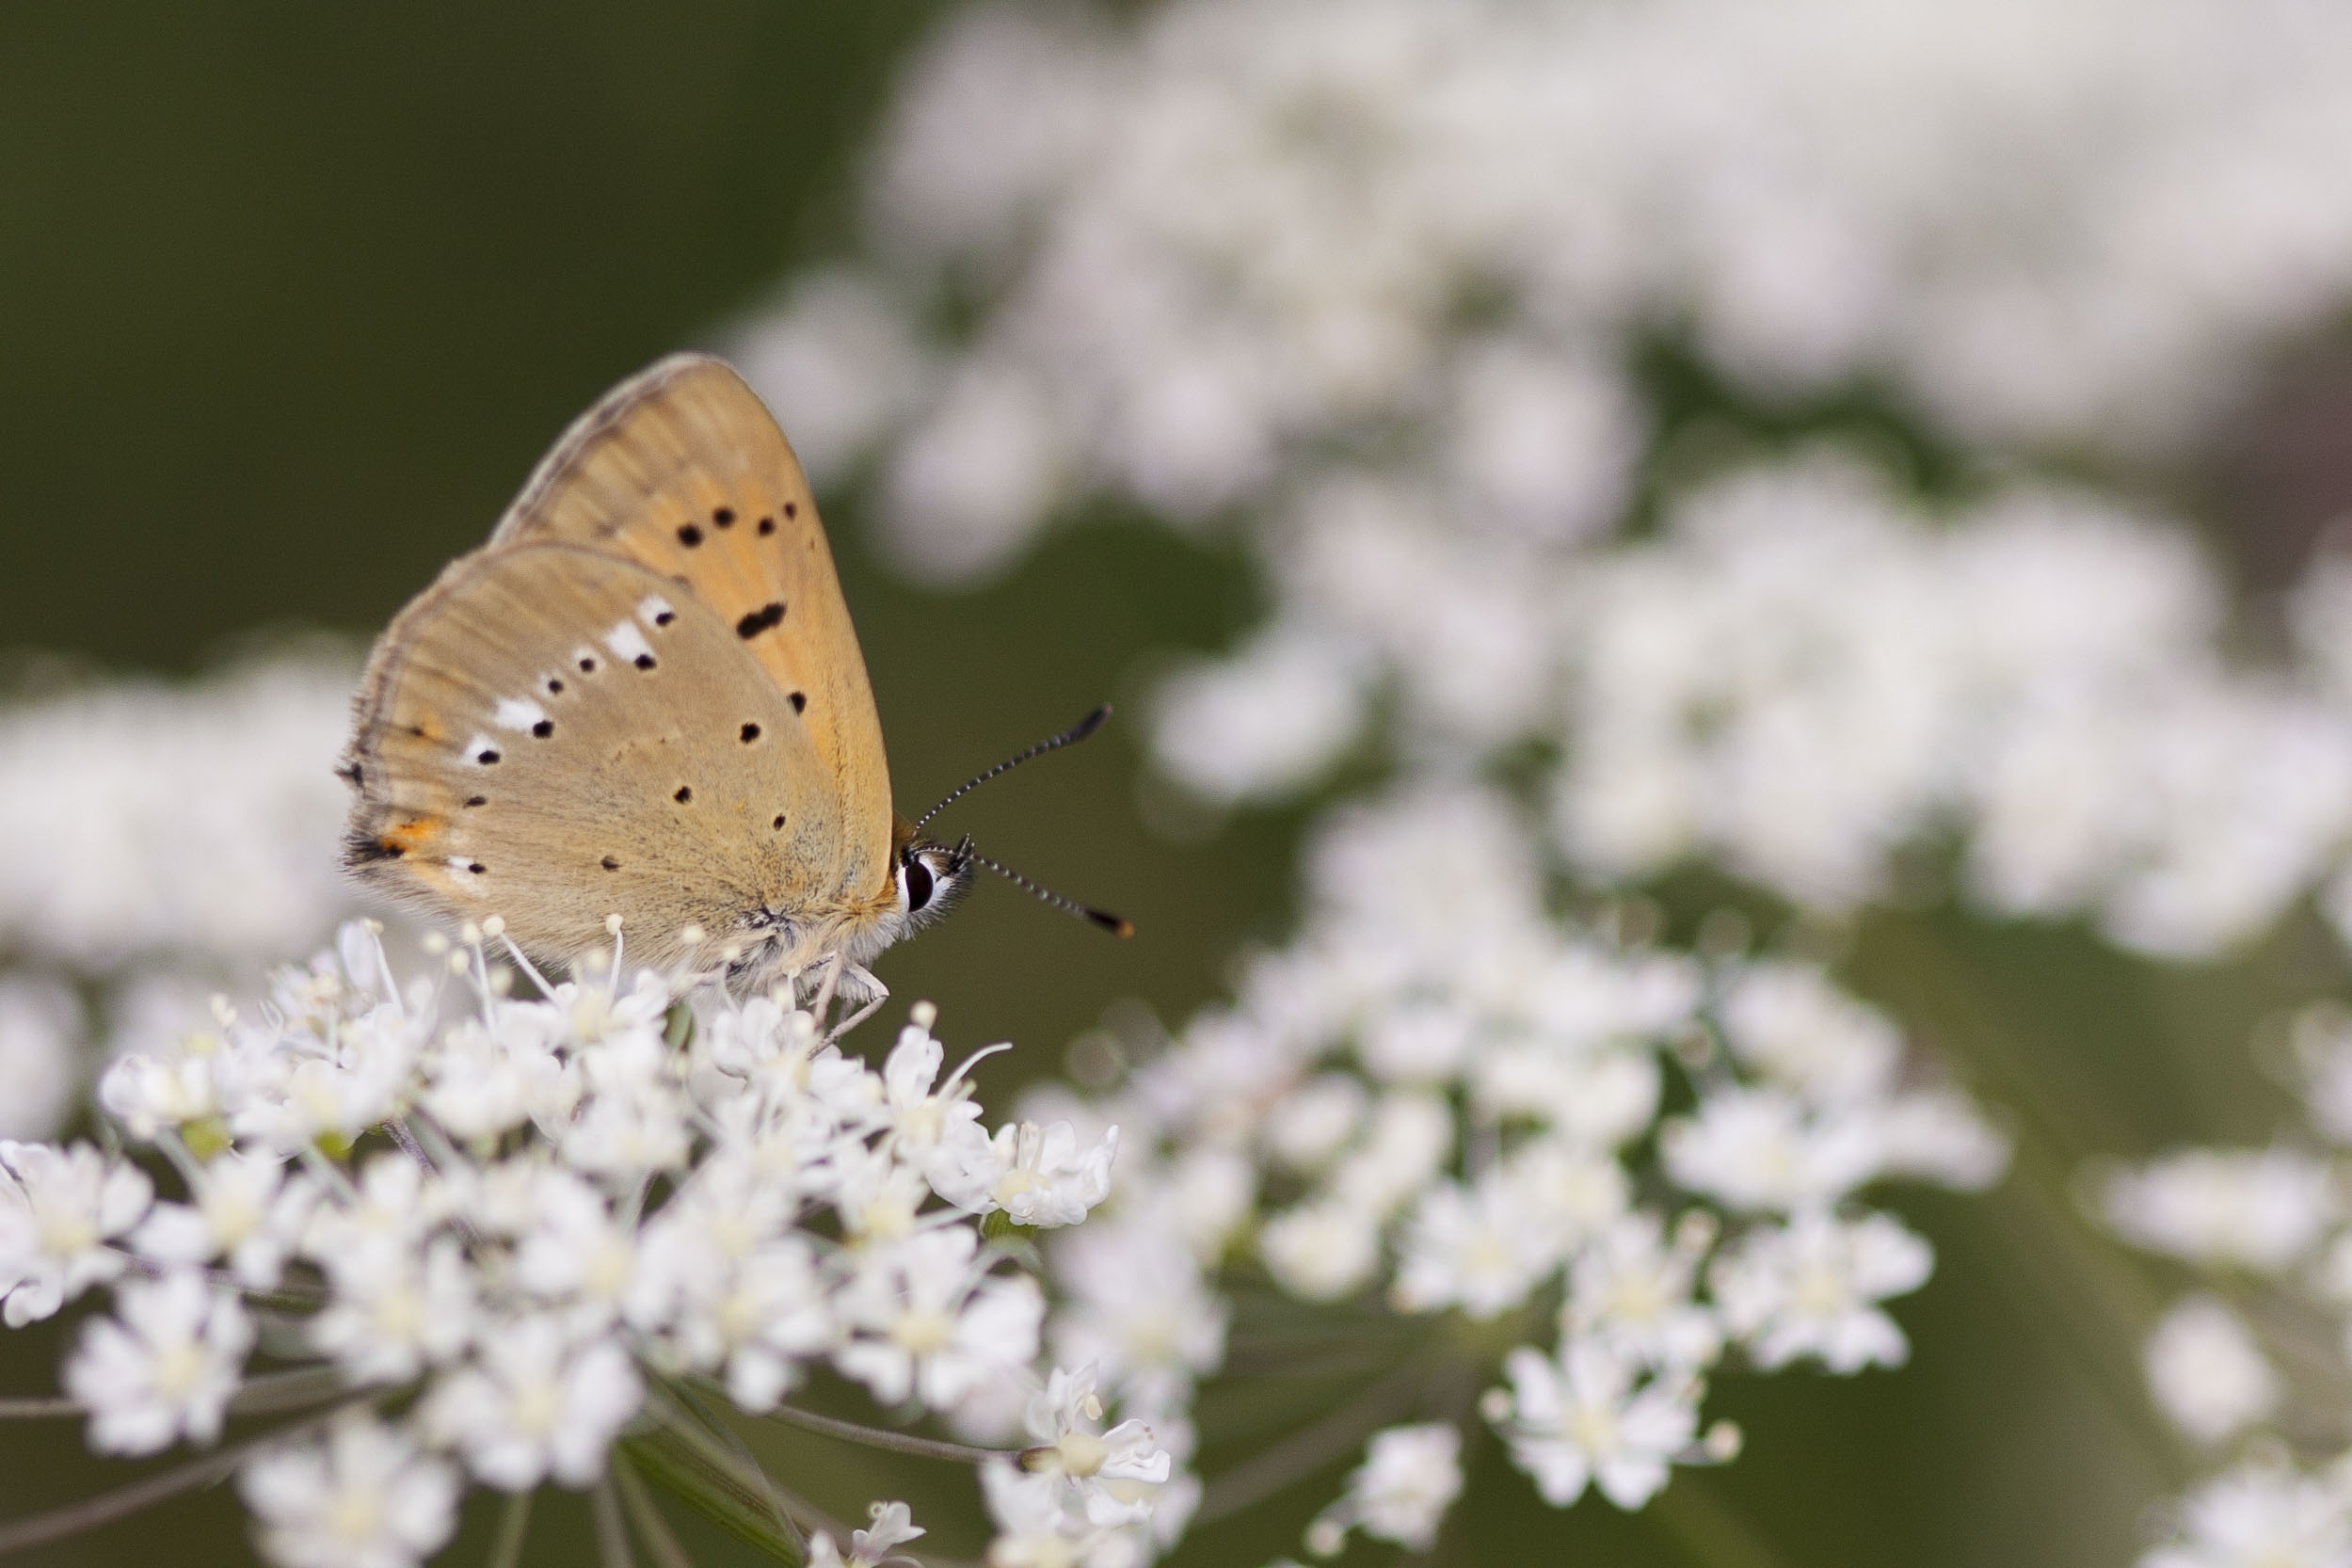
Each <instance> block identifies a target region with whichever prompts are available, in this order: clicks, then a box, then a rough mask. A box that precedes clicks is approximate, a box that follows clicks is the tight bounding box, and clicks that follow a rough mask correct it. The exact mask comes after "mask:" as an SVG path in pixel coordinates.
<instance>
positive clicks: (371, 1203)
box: [302, 1153, 450, 1273]
mask: <svg viewBox="0 0 2352 1568" xmlns="http://www.w3.org/2000/svg"><path fill="white" fill-rule="evenodd" d="M449 1208H450V1195H449V1192H448V1191H447V1190H446V1188H445V1186H444V1184H443V1183H442V1182H441V1180H440V1178H439V1177H438V1176H435V1175H434V1174H433V1173H432V1172H430V1171H427V1170H426V1169H425V1168H424V1165H422V1164H421V1163H419V1162H418V1161H417V1160H412V1159H410V1158H409V1157H408V1155H406V1154H395V1153H386V1154H378V1155H374V1156H371V1157H370V1158H369V1160H368V1161H367V1163H366V1164H365V1165H363V1166H361V1167H360V1179H359V1183H358V1187H357V1191H356V1192H353V1193H351V1194H349V1195H347V1196H345V1195H343V1194H338V1195H337V1197H336V1198H335V1200H334V1201H331V1202H327V1203H322V1204H320V1205H318V1206H317V1207H316V1208H313V1209H312V1212H311V1217H310V1224H308V1226H307V1227H306V1228H305V1230H304V1232H303V1237H302V1250H303V1251H304V1252H305V1253H306V1254H308V1255H309V1256H311V1257H312V1258H314V1259H316V1260H317V1261H318V1262H319V1263H320V1264H321V1265H322V1266H324V1267H326V1268H328V1269H330V1270H343V1271H349V1272H355V1273H356V1272H361V1271H364V1270H366V1269H368V1268H370V1267H372V1266H373V1264H374V1261H375V1259H376V1257H377V1256H379V1255H380V1256H392V1255H397V1254H400V1253H405V1252H408V1251H411V1250H413V1249H414V1248H415V1246H416V1245H417V1244H418V1243H419V1242H420V1241H422V1240H424V1237H425V1236H426V1234H427V1233H429V1232H430V1231H431V1230H432V1229H433V1228H434V1226H436V1225H437V1224H440V1222H441V1220H442V1219H443V1218H444V1217H445V1216H446V1215H447V1214H448V1212H449Z"/></svg>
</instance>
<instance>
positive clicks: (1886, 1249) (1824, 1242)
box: [1707, 1210, 1933, 1372]
mask: <svg viewBox="0 0 2352 1568" xmlns="http://www.w3.org/2000/svg"><path fill="white" fill-rule="evenodd" d="M1932 1262H1933V1254H1932V1253H1930V1252H1929V1250H1928V1243H1927V1242H1925V1241H1923V1240H1920V1239H1919V1238H1918V1237H1916V1236H1913V1235H1912V1233H1911V1232H1909V1231H1907V1230H1905V1229H1904V1228H1903V1227H1902V1226H1901V1225H1900V1224H1896V1222H1895V1221H1894V1220H1892V1219H1890V1218H1888V1217H1887V1216H1886V1215H1883V1214H1865V1215H1864V1216H1863V1217H1862V1218H1861V1219H1859V1220H1854V1221H1845V1220H1839V1219H1835V1218H1833V1217H1832V1216H1831V1215H1829V1214H1826V1213H1822V1212H1820V1211H1817V1210H1816V1211H1812V1212H1808V1213H1802V1214H1799V1215H1798V1216H1796V1217H1795V1218H1794V1219H1792V1220H1790V1221H1789V1222H1788V1224H1786V1225H1785V1226H1782V1225H1774V1224H1760V1225H1757V1226H1755V1227H1754V1228H1753V1229H1752V1230H1750V1231H1749V1232H1748V1233H1747V1234H1746V1235H1745V1236H1743V1237H1742V1238H1740V1240H1739V1242H1738V1244H1737V1245H1736V1246H1735V1247H1733V1248H1732V1249H1731V1250H1730V1251H1728V1252H1726V1253H1725V1254H1723V1255H1722V1256H1720V1257H1718V1258H1717V1259H1716V1260H1715V1263H1714V1266H1713V1267H1712V1268H1710V1269H1709V1270H1708V1272H1707V1283H1708V1286H1709V1288H1711V1289H1712V1290H1713V1291H1714V1293H1715V1300H1716V1303H1717V1304H1718V1305H1719V1307H1720V1309H1721V1312H1722V1315H1723V1326H1724V1327H1725V1328H1726V1329H1727V1330H1729V1331H1730V1333H1731V1334H1732V1335H1733V1336H1735V1337H1736V1338H1739V1339H1741V1340H1744V1341H1746V1342H1747V1344H1748V1348H1749V1353H1750V1354H1752V1356H1754V1357H1755V1360H1756V1364H1757V1365H1758V1366H1759V1367H1763V1368H1775V1367H1780V1366H1784V1365H1785V1364H1786V1363H1788V1362H1790V1361H1793V1360H1795V1359H1796V1358H1797V1357H1799V1356H1800V1355H1813V1356H1818V1357H1819V1358H1820V1359H1821V1362H1822V1364H1823V1365H1824V1366H1826V1367H1828V1368H1830V1370H1832V1371H1833V1372H1858V1371H1860V1370H1861V1369H1862V1368H1864V1367H1867V1366H1871V1365H1873V1364H1876V1365H1878V1366H1881V1367H1896V1366H1900V1365H1901V1364H1902V1362H1903V1360H1904V1358H1905V1357H1906V1356H1907V1355H1908V1354H1909V1353H1910V1346H1909V1345H1908V1344H1907V1343H1906V1342H1905V1340H1904V1338H1903V1331H1902V1330H1901V1329H1899V1328H1897V1327H1896V1326H1895V1320H1893V1319H1891V1318H1889V1317H1888V1316H1887V1315H1886V1314H1885V1313H1883V1312H1881V1311H1880V1310H1879V1309H1878V1303H1879V1302H1880V1301H1882V1300H1884V1299H1886V1298H1887V1297H1889V1296H1899V1295H1902V1294H1903V1293H1904V1292H1906V1291H1910V1290H1915V1289H1917V1288H1919V1287H1920V1286H1921V1285H1922V1284H1924V1283H1926V1281H1927V1278H1928V1270H1929V1269H1930V1267H1931V1266H1932Z"/></svg>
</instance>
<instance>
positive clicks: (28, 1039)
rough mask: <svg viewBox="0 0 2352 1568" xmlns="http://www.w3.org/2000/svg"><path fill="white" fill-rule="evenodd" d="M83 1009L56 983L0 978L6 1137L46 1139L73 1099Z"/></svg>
mask: <svg viewBox="0 0 2352 1568" xmlns="http://www.w3.org/2000/svg"><path fill="white" fill-rule="evenodd" d="M81 1038H82V1009H81V1004H80V1003H79V1002H77V1001H76V1000H74V998H73V993H72V991H69V990H67V989H66V988H65V987H64V986H63V985H60V984H56V982H54V981H43V980H32V979H27V978H22V977H9V978H7V979H0V1137H8V1138H46V1137H48V1136H50V1135H51V1134H52V1133H55V1132H56V1130H57V1128H58V1126H59V1124H60V1123H62V1122H63V1121H64V1120H65V1115H66V1112H67V1111H68V1109H69V1108H70V1107H71V1105H72V1098H73V1088H74V1078H75V1070H74V1060H73V1059H74V1054H75V1050H76V1048H77V1047H78V1046H79V1045H80V1043H81Z"/></svg>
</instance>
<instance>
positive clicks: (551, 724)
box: [531, 719, 555, 741]
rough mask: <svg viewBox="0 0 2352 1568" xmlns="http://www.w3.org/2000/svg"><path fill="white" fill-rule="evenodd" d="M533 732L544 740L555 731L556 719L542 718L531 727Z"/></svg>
mask: <svg viewBox="0 0 2352 1568" xmlns="http://www.w3.org/2000/svg"><path fill="white" fill-rule="evenodd" d="M531 733H532V734H533V735H534V736H536V738H537V739H539V740H542V741H544V740H546V739H547V738H548V737H549V736H550V735H552V734H554V733H555V721H554V720H553V719H541V720H540V721H539V722H538V723H536V724H535V725H533V726H532V727H531Z"/></svg>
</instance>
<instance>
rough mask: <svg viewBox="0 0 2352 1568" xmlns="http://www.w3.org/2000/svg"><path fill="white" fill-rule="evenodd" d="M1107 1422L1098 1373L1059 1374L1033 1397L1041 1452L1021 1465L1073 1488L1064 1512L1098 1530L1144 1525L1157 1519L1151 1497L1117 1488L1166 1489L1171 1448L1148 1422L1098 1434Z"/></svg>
mask: <svg viewBox="0 0 2352 1568" xmlns="http://www.w3.org/2000/svg"><path fill="white" fill-rule="evenodd" d="M1101 1422H1102V1400H1100V1399H1098V1398H1097V1397H1096V1394H1095V1368H1094V1367H1093V1366H1092V1365H1091V1364H1090V1365H1088V1366H1084V1367H1080V1368H1078V1369H1077V1370H1075V1371H1072V1370H1069V1369H1067V1368H1059V1367H1057V1368H1054V1370H1053V1374H1052V1375H1051V1376H1050V1377H1049V1378H1048V1379H1047V1382H1046V1386H1045V1387H1044V1388H1043V1389H1042V1390H1040V1391H1039V1392H1038V1393H1036V1394H1035V1395H1033V1396H1032V1397H1031V1399H1030V1401H1029V1409H1028V1412H1027V1414H1026V1425H1027V1426H1028V1428H1029V1435H1030V1437H1031V1439H1032V1442H1033V1444H1034V1446H1033V1447H1032V1448H1029V1449H1028V1450H1027V1451H1025V1452H1024V1453H1023V1454H1022V1455H1021V1467H1022V1468H1023V1469H1024V1470H1027V1471H1028V1472H1029V1473H1030V1474H1032V1475H1034V1476H1047V1477H1054V1478H1058V1479H1059V1480H1062V1481H1064V1482H1065V1483H1066V1484H1067V1490H1066V1492H1065V1494H1064V1507H1074V1508H1075V1509H1076V1511H1077V1512H1080V1513H1082V1514H1084V1515H1085V1517H1086V1519H1087V1521H1088V1522H1089V1523H1090V1524H1093V1525H1096V1526H1099V1527H1102V1528H1112V1527H1114V1526H1119V1525H1132V1524H1139V1523H1142V1522H1143V1521H1144V1520H1147V1519H1149V1518H1150V1517H1151V1512H1152V1506H1151V1502H1150V1501H1149V1499H1148V1497H1129V1496H1120V1495H1119V1493H1118V1492H1115V1491H1113V1490H1112V1483H1113V1482H1119V1481H1126V1482H1130V1483H1140V1484H1142V1485H1144V1486H1154V1487H1156V1486H1158V1485H1160V1483H1162V1482H1164V1481H1165V1480H1167V1479H1168V1472H1169V1468H1170V1464H1171V1462H1170V1460H1169V1457H1168V1453H1167V1450H1166V1449H1164V1448H1160V1446H1159V1445H1158V1444H1157V1443H1156V1442H1155V1441H1154V1440H1153V1438H1152V1431H1151V1428H1150V1427H1148V1426H1146V1425H1144V1423H1143V1422H1142V1421H1134V1420H1128V1421H1121V1422H1120V1423H1119V1424H1118V1425H1117V1426H1115V1427H1112V1429H1111V1430H1110V1431H1108V1432H1096V1430H1095V1429H1096V1427H1097V1426H1099V1425H1100V1424H1101ZM1130 1490H1131V1488H1130Z"/></svg>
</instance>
